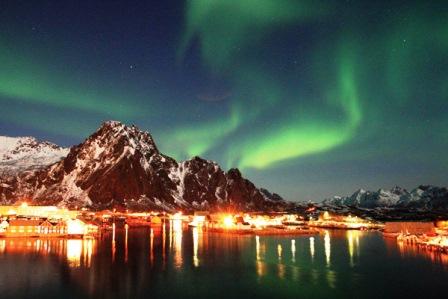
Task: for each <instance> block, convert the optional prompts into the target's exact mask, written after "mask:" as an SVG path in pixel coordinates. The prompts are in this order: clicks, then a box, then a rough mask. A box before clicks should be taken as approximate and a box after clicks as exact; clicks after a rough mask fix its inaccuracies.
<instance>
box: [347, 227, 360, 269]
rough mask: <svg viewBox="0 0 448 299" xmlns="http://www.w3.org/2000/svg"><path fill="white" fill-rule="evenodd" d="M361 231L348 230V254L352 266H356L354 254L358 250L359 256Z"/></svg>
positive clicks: (357, 254)
mask: <svg viewBox="0 0 448 299" xmlns="http://www.w3.org/2000/svg"><path fill="white" fill-rule="evenodd" d="M359 234H360V232H359V231H355V230H348V231H347V242H348V254H349V256H350V266H351V267H353V266H354V256H355V250H356V256H359Z"/></svg>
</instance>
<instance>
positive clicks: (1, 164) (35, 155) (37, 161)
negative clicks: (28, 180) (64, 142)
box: [0, 136, 69, 174]
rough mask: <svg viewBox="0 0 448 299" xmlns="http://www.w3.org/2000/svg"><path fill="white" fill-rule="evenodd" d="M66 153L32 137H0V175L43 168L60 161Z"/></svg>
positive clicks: (65, 150)
mask: <svg viewBox="0 0 448 299" xmlns="http://www.w3.org/2000/svg"><path fill="white" fill-rule="evenodd" d="M68 151H69V150H68V149H66V148H61V147H59V146H57V145H55V144H53V143H50V142H47V141H43V142H41V141H38V140H36V139H35V138H33V137H6V136H0V174H2V173H9V174H15V173H17V172H20V171H25V170H35V169H40V168H44V167H46V166H48V165H50V164H53V163H55V162H57V161H60V160H61V159H62V158H63V157H65V156H66V155H67V153H68Z"/></svg>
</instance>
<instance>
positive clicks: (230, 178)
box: [0, 121, 283, 210]
mask: <svg viewBox="0 0 448 299" xmlns="http://www.w3.org/2000/svg"><path fill="white" fill-rule="evenodd" d="M23 197H26V198H31V199H32V200H33V201H34V202H35V203H38V204H60V205H64V206H77V207H79V206H90V207H98V208H105V207H127V208H135V209H137V208H139V209H140V208H158V209H164V210H175V209H179V208H181V209H209V208H211V209H216V208H229V207H231V208H235V209H244V210H262V209H270V208H275V207H278V206H281V204H282V202H283V201H282V200H281V198H280V197H279V196H278V195H275V194H274V195H273V194H271V193H269V192H268V191H266V190H263V191H261V190H260V189H258V188H257V187H255V186H254V184H252V183H251V182H250V181H248V180H246V179H244V178H243V177H242V175H241V173H240V172H239V170H237V169H230V170H229V171H228V172H224V171H223V170H222V169H221V168H220V167H219V165H218V164H216V163H215V162H213V161H208V160H204V159H202V158H199V157H194V158H192V159H191V160H188V161H183V162H180V163H178V162H177V161H176V160H174V159H172V158H170V157H168V156H166V155H163V154H162V153H160V152H159V150H158V148H157V146H156V144H155V143H154V140H153V138H152V137H151V135H150V134H149V133H148V132H142V131H140V130H139V129H138V128H137V127H135V126H126V125H124V124H122V123H120V122H116V121H108V122H105V123H104V124H103V125H102V126H101V127H100V128H99V129H98V130H97V131H96V132H95V133H94V134H92V135H91V136H90V137H88V138H87V139H86V140H85V141H84V142H83V143H81V144H79V145H77V146H74V147H72V148H71V149H70V152H69V153H68V155H67V156H66V157H65V158H64V159H62V160H61V161H59V162H57V163H55V164H52V165H49V166H47V167H46V168H43V169H39V170H36V171H33V172H29V171H28V172H20V173H19V174H18V175H3V176H0V200H1V201H3V202H4V203H11V202H14V201H16V200H18V199H20V198H23Z"/></svg>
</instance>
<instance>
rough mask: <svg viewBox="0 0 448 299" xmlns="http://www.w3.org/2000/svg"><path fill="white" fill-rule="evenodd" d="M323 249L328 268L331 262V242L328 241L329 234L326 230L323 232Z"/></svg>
mask: <svg viewBox="0 0 448 299" xmlns="http://www.w3.org/2000/svg"><path fill="white" fill-rule="evenodd" d="M324 247H325V260H326V262H327V267H328V266H330V262H331V240H330V233H329V232H328V230H326V231H325V236H324Z"/></svg>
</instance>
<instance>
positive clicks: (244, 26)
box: [181, 0, 362, 169]
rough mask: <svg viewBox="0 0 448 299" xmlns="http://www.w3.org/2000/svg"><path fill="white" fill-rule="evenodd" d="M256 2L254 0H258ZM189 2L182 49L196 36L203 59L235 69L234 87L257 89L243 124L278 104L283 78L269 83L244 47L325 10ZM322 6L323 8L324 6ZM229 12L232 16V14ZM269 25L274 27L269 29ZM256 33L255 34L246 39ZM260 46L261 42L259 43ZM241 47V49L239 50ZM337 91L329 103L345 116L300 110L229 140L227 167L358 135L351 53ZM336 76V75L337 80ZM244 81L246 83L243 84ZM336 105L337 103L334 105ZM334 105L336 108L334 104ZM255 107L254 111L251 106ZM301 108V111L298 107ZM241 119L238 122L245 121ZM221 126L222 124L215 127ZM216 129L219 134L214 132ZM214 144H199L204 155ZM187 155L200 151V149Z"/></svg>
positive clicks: (258, 164)
mask: <svg viewBox="0 0 448 299" xmlns="http://www.w3.org/2000/svg"><path fill="white" fill-rule="evenodd" d="M255 2H256V3H255ZM255 2H254V1H190V2H188V8H187V30H186V33H185V37H184V42H183V43H182V47H181V51H185V47H186V46H185V45H186V44H188V41H190V40H192V39H193V37H194V36H195V34H197V35H198V36H199V38H200V44H201V51H202V54H203V59H204V61H205V62H206V64H207V65H209V66H210V67H211V70H212V71H214V72H219V71H224V70H225V71H226V72H227V73H229V71H228V68H229V66H230V68H231V71H230V73H231V79H232V80H233V82H235V84H236V85H243V84H245V85H246V86H245V87H244V86H242V87H241V89H243V88H246V89H247V88H248V89H249V90H251V91H253V92H254V97H255V98H256V102H255V103H253V102H250V101H248V100H247V99H246V100H244V99H242V101H239V102H243V103H246V107H245V109H244V110H243V112H242V114H243V115H244V122H245V123H246V124H247V123H250V122H251V121H252V120H253V119H254V118H257V117H259V116H261V115H262V114H263V113H264V112H266V111H267V110H269V109H270V108H272V107H275V106H276V105H278V104H279V102H280V97H281V92H279V90H281V89H282V84H281V82H269V81H270V80H269V79H265V78H263V75H262V74H263V70H262V69H260V68H259V67H257V63H256V62H251V61H250V60H247V59H246V57H244V54H243V55H242V56H243V57H240V56H241V53H244V52H245V50H246V49H245V48H247V47H249V48H253V47H254V44H253V43H255V42H256V40H262V39H263V35H266V34H269V33H270V30H273V29H274V27H276V26H281V25H284V24H288V23H290V22H306V21H308V20H312V19H314V18H318V17H320V16H322V15H324V10H323V9H317V6H311V5H310V3H311V2H301V3H298V2H297V1H271V0H264V1H255ZM321 7H322V6H321ZM230 16H231V17H230ZM267 29H270V30H267ZM247 37H252V38H247ZM256 46H259V43H258V44H256ZM236 49H238V51H236ZM338 77H339V83H338V84H339V88H338V93H337V94H336V95H333V97H335V98H332V99H330V102H331V103H330V105H329V106H330V107H329V108H335V109H339V110H341V113H342V114H343V115H344V119H343V120H342V121H339V122H336V123H335V122H332V121H330V122H328V121H325V120H323V119H319V115H315V116H311V117H310V116H306V111H300V110H298V111H297V113H295V117H294V118H293V119H290V120H288V121H286V122H285V123H284V124H282V125H281V126H280V128H276V129H271V130H269V129H267V130H263V131H262V132H260V133H258V134H250V136H249V137H245V138H244V140H243V141H239V142H236V143H233V142H232V143H231V146H230V149H229V150H228V166H229V167H231V166H236V165H237V166H238V167H239V168H243V169H244V168H248V167H251V168H266V167H269V166H271V165H273V164H275V163H277V162H280V161H283V160H286V159H293V158H296V157H299V156H303V155H307V154H312V153H316V152H322V151H326V150H329V149H331V148H334V147H335V146H338V145H340V144H343V143H344V142H347V141H349V140H350V139H351V138H352V137H353V136H354V134H355V132H356V128H357V126H358V125H359V123H360V121H361V118H362V111H361V107H360V104H359V99H358V93H357V90H356V84H355V81H354V78H355V74H354V70H353V65H352V63H351V62H350V58H349V57H344V59H343V61H341V65H340V71H339V73H338ZM336 80H338V79H336ZM241 82H244V83H243V84H242V83H241ZM331 106H333V107H331ZM334 106H336V107H334ZM253 107H255V109H254V108H253ZM296 110H297V109H296ZM232 124H233V126H231V129H232V130H227V129H228V126H225V129H224V130H218V131H217V132H214V133H215V134H213V135H215V136H217V137H223V136H226V135H228V134H229V133H230V131H233V130H236V129H237V125H238V123H236V122H232ZM242 124H243V123H242V122H241V123H240V124H239V125H242ZM212 127H218V126H212ZM206 128H207V126H206V127H204V128H199V129H197V130H191V131H189V134H182V136H185V137H186V138H188V136H190V135H191V136H197V135H198V134H199V135H202V134H201V131H203V130H206ZM219 128H220V127H219ZM216 133H217V134H216ZM212 146H213V143H211V142H210V143H207V144H205V146H204V147H202V148H201V152H200V153H203V152H204V151H205V150H206V149H207V148H210V147H212ZM189 154H199V151H196V152H190V153H189Z"/></svg>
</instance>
